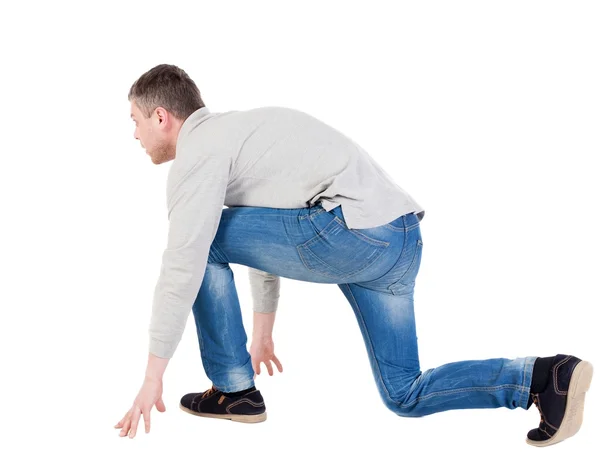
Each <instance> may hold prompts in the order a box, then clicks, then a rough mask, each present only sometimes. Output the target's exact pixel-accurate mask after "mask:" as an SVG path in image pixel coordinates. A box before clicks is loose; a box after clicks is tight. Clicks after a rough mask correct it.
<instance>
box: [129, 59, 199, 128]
mask: <svg viewBox="0 0 600 466" xmlns="http://www.w3.org/2000/svg"><path fill="white" fill-rule="evenodd" d="M128 99H129V100H130V101H131V100H133V101H134V102H135V104H136V105H137V106H138V107H139V108H140V110H141V111H142V113H143V115H144V116H145V117H146V118H150V115H152V112H153V111H154V110H155V109H156V107H163V108H164V109H165V110H167V111H168V112H169V113H172V114H173V115H174V116H175V117H177V118H179V119H180V120H185V119H186V118H187V117H188V116H190V115H191V114H192V113H194V112H195V111H196V110H198V109H199V108H202V107H204V102H202V97H200V90H199V89H198V87H197V86H196V83H194V81H192V79H191V78H190V77H189V76H188V74H187V73H186V72H185V71H183V70H182V69H181V68H179V67H177V66H175V65H164V64H163V65H157V66H155V67H154V68H152V69H150V70H148V71H146V72H145V73H144V74H143V75H141V76H140V77H139V78H138V79H137V80H136V81H135V82H134V83H133V85H132V86H131V89H130V90H129V95H128Z"/></svg>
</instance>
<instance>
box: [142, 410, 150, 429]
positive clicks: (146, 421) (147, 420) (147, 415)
mask: <svg viewBox="0 0 600 466" xmlns="http://www.w3.org/2000/svg"><path fill="white" fill-rule="evenodd" d="M142 415H143V416H144V427H145V428H146V433H148V432H150V410H149V409H144V410H143V411H142Z"/></svg>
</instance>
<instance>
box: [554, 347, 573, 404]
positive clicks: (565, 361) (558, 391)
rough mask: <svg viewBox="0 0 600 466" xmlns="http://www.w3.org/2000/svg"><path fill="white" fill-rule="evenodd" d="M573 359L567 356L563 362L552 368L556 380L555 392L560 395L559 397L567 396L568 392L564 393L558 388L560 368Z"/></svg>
mask: <svg viewBox="0 0 600 466" xmlns="http://www.w3.org/2000/svg"><path fill="white" fill-rule="evenodd" d="M570 359H571V356H567V357H566V358H565V359H563V360H562V361H561V362H559V363H556V364H555V365H554V367H553V368H552V372H553V376H554V377H553V378H554V391H555V392H556V393H557V394H558V395H566V394H567V392H568V388H567V391H565V392H563V391H561V390H559V388H558V370H559V369H560V366H562V365H563V364H565V363H567V362H568V361H569V360H570Z"/></svg>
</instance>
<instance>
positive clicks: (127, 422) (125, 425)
mask: <svg viewBox="0 0 600 466" xmlns="http://www.w3.org/2000/svg"><path fill="white" fill-rule="evenodd" d="M130 424H131V418H126V419H125V422H124V423H123V428H122V429H121V432H119V437H125V436H126V435H127V432H129V425H130Z"/></svg>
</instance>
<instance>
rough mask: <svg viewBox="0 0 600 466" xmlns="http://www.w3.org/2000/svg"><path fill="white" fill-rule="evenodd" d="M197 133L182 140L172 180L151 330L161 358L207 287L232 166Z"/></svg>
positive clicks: (166, 355) (170, 352)
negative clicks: (206, 275)
mask: <svg viewBox="0 0 600 466" xmlns="http://www.w3.org/2000/svg"><path fill="white" fill-rule="evenodd" d="M193 133H194V131H191V132H190V134H186V135H184V136H183V138H184V140H183V141H181V144H178V146H177V153H176V157H175V160H174V161H173V165H172V166H171V170H170V171H169V176H168V180H167V208H168V219H169V232H168V241H167V247H166V249H165V250H164V253H163V255H162V265H161V269H160V276H159V278H158V282H157V284H156V286H155V289H154V300H153V304H152V315H151V319H150V328H149V337H150V350H149V351H150V353H152V354H154V355H156V356H158V357H161V358H171V357H172V356H173V353H175V350H176V348H177V346H178V344H179V342H180V340H181V337H182V335H183V331H184V328H185V324H186V322H187V319H188V317H189V314H190V311H191V309H192V306H193V304H194V301H195V300H196V297H197V295H198V291H199V290H200V286H201V285H202V280H203V279H204V272H205V270H206V265H207V261H208V253H209V250H210V246H211V244H212V241H213V239H214V237H215V235H216V233H217V228H218V226H219V222H220V220H221V213H222V210H223V204H224V202H225V193H226V189H227V184H228V180H229V173H230V168H231V159H230V158H229V157H226V156H224V155H223V154H217V153H210V152H209V153H201V150H200V149H198V147H201V146H200V145H199V144H198V142H199V141H197V139H198V138H197V137H194V134H193ZM195 139H196V141H195ZM195 142H196V143H195Z"/></svg>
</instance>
